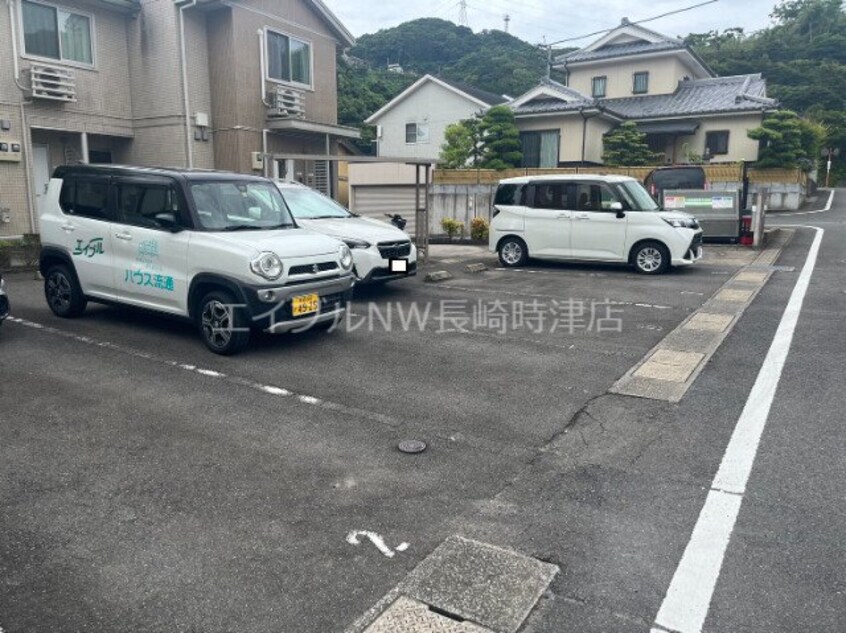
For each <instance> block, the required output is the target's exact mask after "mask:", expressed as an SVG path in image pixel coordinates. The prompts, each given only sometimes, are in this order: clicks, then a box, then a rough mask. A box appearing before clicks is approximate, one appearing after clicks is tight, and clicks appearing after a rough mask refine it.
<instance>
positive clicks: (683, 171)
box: [643, 165, 708, 207]
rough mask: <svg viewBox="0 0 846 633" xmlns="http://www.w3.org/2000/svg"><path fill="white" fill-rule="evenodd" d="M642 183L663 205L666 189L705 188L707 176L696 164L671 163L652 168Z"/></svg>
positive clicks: (706, 186)
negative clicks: (670, 164)
mask: <svg viewBox="0 0 846 633" xmlns="http://www.w3.org/2000/svg"><path fill="white" fill-rule="evenodd" d="M643 185H644V186H645V187H646V189H647V190H648V191H649V193H650V194H651V195H652V197H653V198H655V200H656V201H657V202H658V204H659V205H660V206H661V207H663V206H664V191H665V190H666V189H707V188H708V178H707V177H706V175H705V170H704V169H702V167H700V166H698V165H672V166H667V167H658V168H656V169H653V170H652V171H651V172H649V174H648V175H647V176H646V178H645V179H644V181H643Z"/></svg>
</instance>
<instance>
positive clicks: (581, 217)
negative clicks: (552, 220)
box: [576, 213, 590, 220]
mask: <svg viewBox="0 0 846 633" xmlns="http://www.w3.org/2000/svg"><path fill="white" fill-rule="evenodd" d="M576 219H577V220H590V216H589V215H588V214H587V213H580V214H579V215H577V216H576Z"/></svg>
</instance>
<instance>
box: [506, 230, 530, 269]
mask: <svg viewBox="0 0 846 633" xmlns="http://www.w3.org/2000/svg"><path fill="white" fill-rule="evenodd" d="M528 260H529V249H528V248H526V243H525V242H524V241H523V240H521V239H520V238H519V237H507V238H505V239H504V240H503V241H502V242H500V244H499V263H500V264H502V265H503V266H505V267H506V268H516V267H518V266H523V265H525V264H526V262H527V261H528Z"/></svg>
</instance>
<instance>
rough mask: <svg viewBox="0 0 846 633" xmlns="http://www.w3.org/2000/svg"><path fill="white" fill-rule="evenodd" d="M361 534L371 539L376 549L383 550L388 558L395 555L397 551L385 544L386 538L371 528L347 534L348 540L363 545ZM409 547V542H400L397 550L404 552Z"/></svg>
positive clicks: (352, 543)
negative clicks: (370, 529)
mask: <svg viewBox="0 0 846 633" xmlns="http://www.w3.org/2000/svg"><path fill="white" fill-rule="evenodd" d="M361 536H364V537H367V539H369V540H370V542H371V543H373V545H375V546H376V549H378V550H379V551H380V552H382V554H383V555H384V556H385V557H387V558H393V557H394V555H395V553H396V552H394V550H392V549H391V548H390V547H388V546H387V545H386V544H385V539H383V538H382V537H381V536H380V535H379V534H376V532H371V531H369V530H355V531H353V532H350V533H349V534H347V538H346V541H347V543H349V544H350V545H361V539H360V538H359V537H361ZM408 548H409V544H408V543H400V544H399V545H397V547H396V550H397V552H404V551H405V550H407V549H408Z"/></svg>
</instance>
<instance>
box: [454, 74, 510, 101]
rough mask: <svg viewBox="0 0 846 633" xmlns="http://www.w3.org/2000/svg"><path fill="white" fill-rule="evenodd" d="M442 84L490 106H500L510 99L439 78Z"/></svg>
mask: <svg viewBox="0 0 846 633" xmlns="http://www.w3.org/2000/svg"><path fill="white" fill-rule="evenodd" d="M438 79H440V80H441V81H442V82H444V83H445V84H449V85H450V86H452V87H453V88H455V89H456V90H460V91H461V92H463V93H464V94H468V95H470V96H471V97H473V98H474V99H478V100H479V101H484V102H485V103H487V104H488V105H491V106H493V105H500V104H502V103H506V102H507V101H508V99H507V98H506V97H503V96H502V95H498V94H495V93H493V92H488V91H487V90H482V89H481V88H474V87H473V86H468V85H467V84H465V83H461V82H460V81H453V80H452V79H445V78H444V77H438Z"/></svg>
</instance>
